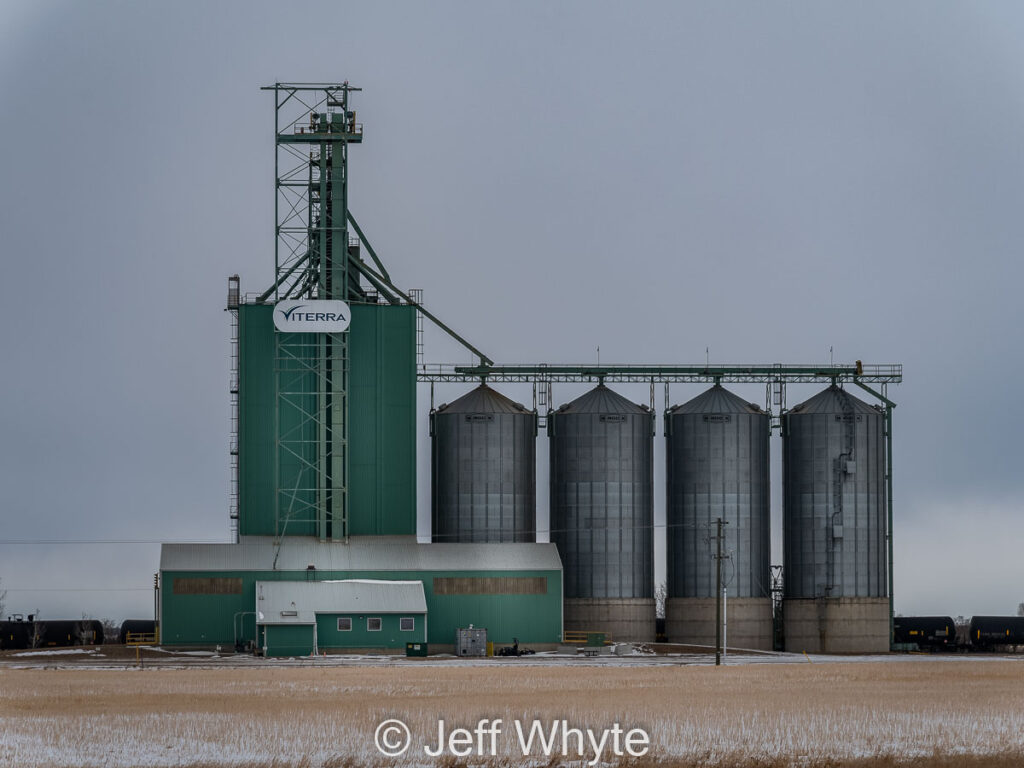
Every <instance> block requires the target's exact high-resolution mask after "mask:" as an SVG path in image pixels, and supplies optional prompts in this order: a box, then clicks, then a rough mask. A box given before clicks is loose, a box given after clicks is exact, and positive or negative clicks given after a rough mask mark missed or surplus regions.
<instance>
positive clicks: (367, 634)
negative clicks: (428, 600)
mask: <svg viewBox="0 0 1024 768" xmlns="http://www.w3.org/2000/svg"><path fill="white" fill-rule="evenodd" d="M424 616H425V614H422V613H402V614H397V613H395V614H390V613H373V612H364V613H318V614H317V615H316V644H317V647H318V648H319V649H320V650H327V649H332V648H405V644H406V643H425V642H426V641H427V636H426V622H425V621H424ZM343 617H345V618H349V619H352V629H351V630H349V631H348V632H339V631H338V619H339V618H343ZM370 617H375V618H379V619H380V631H379V632H371V631H369V630H368V629H367V628H366V620H367V619H368V618H370ZM400 618H412V619H414V620H415V626H414V627H413V629H412V631H411V632H409V631H406V632H403V631H402V630H401V629H400V625H399V621H398V620H399V619H400Z"/></svg>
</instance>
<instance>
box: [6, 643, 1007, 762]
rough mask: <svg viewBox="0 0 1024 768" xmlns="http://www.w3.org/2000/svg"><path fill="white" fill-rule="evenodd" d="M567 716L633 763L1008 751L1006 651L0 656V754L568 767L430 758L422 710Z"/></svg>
mask: <svg viewBox="0 0 1024 768" xmlns="http://www.w3.org/2000/svg"><path fill="white" fill-rule="evenodd" d="M389 718H397V719H400V720H402V721H403V722H405V723H406V724H407V725H408V727H409V729H410V732H411V734H412V747H411V748H410V749H409V751H408V752H407V753H405V754H404V755H403V756H402V757H399V758H385V757H383V756H382V755H381V754H380V753H379V752H378V751H377V750H376V748H375V747H374V741H373V737H374V731H375V729H376V728H377V726H378V724H380V723H381V722H382V721H384V720H387V719H389ZM483 718H488V719H491V720H494V719H501V720H503V722H504V723H506V724H511V723H512V722H513V721H514V720H516V719H519V720H522V721H524V722H528V721H530V720H539V721H541V722H545V723H548V722H551V721H554V720H563V719H564V720H566V721H567V722H568V724H569V725H570V726H578V727H580V728H583V729H585V728H588V727H589V728H594V729H600V728H606V727H609V726H611V725H612V724H613V723H620V724H621V725H622V726H623V728H634V727H636V728H643V729H644V730H645V731H646V732H647V733H648V734H649V735H650V741H651V750H650V753H649V754H648V755H647V756H645V757H642V758H623V759H621V760H619V759H617V758H614V757H611V758H609V759H607V760H605V761H604V762H602V764H607V765H618V764H621V765H631V766H638V768H689V766H742V767H743V768H782V766H789V765H798V766H814V767H815V768H817V767H821V768H824V767H825V766H829V767H830V768H846V767H849V768H868V767H869V766H911V767H912V768H917V767H918V766H921V767H922V768H923V766H937V767H938V768H947V767H948V768H953V767H954V766H965V768H973V767H974V766H978V768H980V767H981V766H993V768H1002V766H1011V765H1021V764H1024V665H1022V664H1021V663H1020V662H1019V661H1015V660H1006V661H963V662H958V663H928V662H910V661H908V662H893V661H888V662H885V663H871V662H861V663H827V664H773V665H746V666H735V667H722V668H715V667H698V666H663V667H644V668H623V667H614V668H597V667H564V668H562V667H522V668H516V667H490V668H489V667H486V666H482V667H481V666H478V667H465V668H461V667H449V668H443V669H441V668H429V667H422V668H416V667H410V666H403V667H382V668H353V667H332V668H325V669H309V668H288V669H267V668H257V669H202V670H199V669H144V670H139V669H125V670H88V669H69V668H63V669H0V764H5V765H6V764H10V765H19V766H26V767H31V766H37V767H38V768H51V767H53V768H63V766H93V765H95V766H101V765H102V766H110V768H119V767H120V766H125V767H128V766H139V767H140V768H143V767H145V768H160V767H162V766H183V767H187V768H223V767H224V766H242V765H244V766H257V768H271V767H273V768H292V766H295V767H296V768H300V767H301V768H349V767H350V766H406V765H410V766H412V765H424V766H432V765H439V766H444V767H445V768H458V767H461V766H477V765H481V766H488V767H491V766H494V767H495V768H497V767H499V766H520V765H551V766H554V765H583V764H585V763H586V762H587V760H588V759H589V758H591V757H592V755H593V753H592V751H588V752H587V753H586V757H585V758H584V759H574V760H563V759H561V758H553V759H548V758H546V757H545V756H544V755H543V754H542V753H540V752H536V751H534V752H531V754H530V755H529V756H528V757H524V756H523V755H522V754H521V753H520V752H517V751H516V749H515V745H514V744H513V742H512V740H510V739H502V740H499V743H498V753H497V754H496V756H494V757H490V756H487V757H486V758H484V759H479V758H477V757H475V756H471V757H466V758H456V757H453V756H451V755H441V756H440V757H438V758H436V759H434V758H428V757H427V756H426V755H425V753H424V752H423V750H422V749H421V747H422V746H424V745H427V744H431V745H432V744H433V743H434V742H436V737H437V731H438V720H439V719H444V720H445V721H446V723H447V724H448V727H449V729H450V728H451V727H456V726H457V727H463V728H467V729H471V728H473V727H474V726H475V724H476V723H477V722H478V721H479V720H480V719H483Z"/></svg>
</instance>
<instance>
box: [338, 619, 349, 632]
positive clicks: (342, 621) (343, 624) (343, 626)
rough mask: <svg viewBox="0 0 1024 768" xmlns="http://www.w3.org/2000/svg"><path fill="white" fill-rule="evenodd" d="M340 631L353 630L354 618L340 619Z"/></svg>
mask: <svg viewBox="0 0 1024 768" xmlns="http://www.w3.org/2000/svg"><path fill="white" fill-rule="evenodd" d="M338 631H339V632H351V631H352V619H351V618H344V619H338Z"/></svg>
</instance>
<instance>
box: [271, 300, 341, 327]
mask: <svg viewBox="0 0 1024 768" xmlns="http://www.w3.org/2000/svg"><path fill="white" fill-rule="evenodd" d="M351 320H352V311H351V310H350V309H349V306H348V304H346V303H345V302H344V301H337V300H333V299H306V300H303V299H289V300H288V301H279V302H278V303H277V304H275V305H274V327H275V328H277V330H279V331H284V332H285V333H341V332H342V331H347V330H348V324H349V322H350V321H351Z"/></svg>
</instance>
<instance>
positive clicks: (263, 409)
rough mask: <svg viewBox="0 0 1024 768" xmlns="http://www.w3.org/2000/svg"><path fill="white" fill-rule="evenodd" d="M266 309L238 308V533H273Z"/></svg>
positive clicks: (270, 352) (270, 342) (269, 319)
mask: <svg viewBox="0 0 1024 768" xmlns="http://www.w3.org/2000/svg"><path fill="white" fill-rule="evenodd" d="M268 309H269V308H268V307H264V306H258V305H253V304H243V305H242V306H240V307H239V308H238V506H239V519H238V531H239V533H241V534H242V535H243V536H246V535H269V536H273V535H274V533H275V531H274V476H275V472H274V451H275V449H274V397H275V394H274V354H275V350H274V322H273V313H272V311H268Z"/></svg>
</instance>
